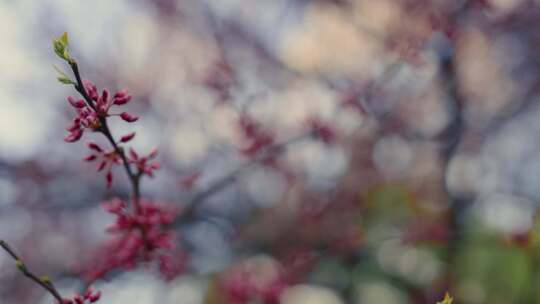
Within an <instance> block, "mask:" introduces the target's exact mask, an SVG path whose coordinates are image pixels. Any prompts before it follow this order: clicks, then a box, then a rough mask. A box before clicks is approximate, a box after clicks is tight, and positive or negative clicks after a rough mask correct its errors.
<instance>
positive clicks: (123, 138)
mask: <svg viewBox="0 0 540 304" xmlns="http://www.w3.org/2000/svg"><path fill="white" fill-rule="evenodd" d="M133 137H135V132H132V133H129V134H126V135H124V136H122V137H121V138H120V141H121V142H123V143H125V142H128V141H130V140H132V139H133Z"/></svg>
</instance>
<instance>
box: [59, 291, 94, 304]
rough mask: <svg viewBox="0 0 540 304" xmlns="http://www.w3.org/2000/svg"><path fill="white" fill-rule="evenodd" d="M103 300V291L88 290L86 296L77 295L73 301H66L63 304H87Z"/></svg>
mask: <svg viewBox="0 0 540 304" xmlns="http://www.w3.org/2000/svg"><path fill="white" fill-rule="evenodd" d="M99 298H101V291H94V289H92V288H88V289H87V290H86V292H85V293H84V295H80V294H76V295H75V296H74V297H73V298H71V299H64V300H63V303H61V304H87V303H95V302H97V301H98V300H99Z"/></svg>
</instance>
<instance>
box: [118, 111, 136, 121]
mask: <svg viewBox="0 0 540 304" xmlns="http://www.w3.org/2000/svg"><path fill="white" fill-rule="evenodd" d="M120 117H121V118H122V119H123V120H125V121H127V122H135V121H137V120H138V119H139V117H138V116H135V115H131V114H129V113H128V112H122V114H120Z"/></svg>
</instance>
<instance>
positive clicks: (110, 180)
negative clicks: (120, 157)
mask: <svg viewBox="0 0 540 304" xmlns="http://www.w3.org/2000/svg"><path fill="white" fill-rule="evenodd" d="M105 179H106V180H107V188H110V187H111V186H112V181H113V175H112V172H111V171H109V172H107V175H105Z"/></svg>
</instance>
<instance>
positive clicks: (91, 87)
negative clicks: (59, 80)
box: [84, 80, 98, 101]
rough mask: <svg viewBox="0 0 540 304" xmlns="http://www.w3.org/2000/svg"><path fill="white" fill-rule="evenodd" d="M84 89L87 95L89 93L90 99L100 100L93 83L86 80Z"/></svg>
mask: <svg viewBox="0 0 540 304" xmlns="http://www.w3.org/2000/svg"><path fill="white" fill-rule="evenodd" d="M84 88H85V89H86V93H88V97H90V98H91V99H92V100H94V101H97V100H98V93H97V89H96V86H95V85H94V84H93V83H92V82H90V81H88V80H85V81H84Z"/></svg>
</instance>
